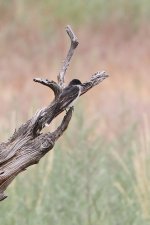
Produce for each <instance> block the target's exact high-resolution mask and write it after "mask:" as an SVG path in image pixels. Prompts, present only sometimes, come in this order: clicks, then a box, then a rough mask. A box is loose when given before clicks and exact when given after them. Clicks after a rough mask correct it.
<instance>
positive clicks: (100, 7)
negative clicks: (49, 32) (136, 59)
mask: <svg viewBox="0 0 150 225" xmlns="http://www.w3.org/2000/svg"><path fill="white" fill-rule="evenodd" d="M12 9H13V10H12ZM149 11H150V3H149V1H148V0H132V1H126V0H114V1H113V0H110V1H105V0H92V1H91V0H85V1H80V0H76V1H74V0H71V1H70V0H63V1H59V0H55V1H52V0H44V1H35V0H15V1H10V0H7V1H6V0H1V1H0V12H1V14H0V18H1V19H3V18H5V17H8V18H9V19H10V23H13V22H17V23H18V22H20V21H21V23H23V22H24V23H27V24H30V23H33V22H34V24H36V23H39V24H41V26H42V27H43V28H49V29H50V27H53V26H56V25H64V24H68V23H69V24H72V25H73V26H81V25H83V24H84V25H87V24H89V23H90V24H91V25H92V24H93V25H95V26H100V25H102V24H105V23H109V22H111V21H112V20H114V21H116V22H118V23H122V22H123V23H125V22H127V23H128V22H129V23H130V25H131V26H132V25H133V26H139V25H140V24H141V23H142V22H143V21H146V20H148V19H149V16H150V14H149Z"/></svg>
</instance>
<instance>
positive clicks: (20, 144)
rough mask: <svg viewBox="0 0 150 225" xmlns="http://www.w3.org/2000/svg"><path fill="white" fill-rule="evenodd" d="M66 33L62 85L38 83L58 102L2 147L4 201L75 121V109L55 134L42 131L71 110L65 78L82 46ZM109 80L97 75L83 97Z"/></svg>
mask: <svg viewBox="0 0 150 225" xmlns="http://www.w3.org/2000/svg"><path fill="white" fill-rule="evenodd" d="M66 31H67V34H68V35H69V37H70V40H71V46H70V49H69V51H68V54H67V56H66V59H65V61H64V63H63V66H62V68H61V70H60V73H59V75H58V77H57V79H58V83H56V82H55V81H49V80H47V79H42V78H35V79H34V81H35V82H38V83H40V84H43V85H45V86H47V87H49V88H50V89H51V90H52V91H53V92H54V95H55V98H54V100H53V101H52V102H51V104H50V105H48V106H47V107H45V108H42V109H40V110H39V111H38V112H37V113H36V114H35V115H34V116H33V117H32V118H31V119H29V120H28V121H27V122H26V123H24V124H23V125H22V126H21V127H20V128H19V129H18V130H16V131H15V132H14V134H13V135H12V137H11V138H9V140H8V141H7V142H6V143H1V144H0V200H3V199H5V198H6V197H7V196H6V195H5V193H4V191H5V190H6V189H7V187H8V185H9V184H10V183H11V182H12V181H13V179H14V178H15V177H16V176H17V175H18V174H19V173H20V172H22V171H24V170H25V169H26V168H27V167H29V166H31V165H33V164H36V163H38V162H39V160H40V159H41V158H42V157H43V156H44V155H45V154H46V153H47V152H49V151H50V150H51V149H52V148H53V147H54V145H55V142H56V141H57V140H58V138H59V137H60V136H62V135H63V133H64V131H65V130H66V129H67V127H68V125H69V122H70V120H71V117H72V112H73V108H72V107H71V108H70V109H69V110H68V111H67V113H66V115H65V116H64V119H63V120H62V123H61V124H60V126H59V127H58V128H57V129H56V130H55V131H54V132H52V133H50V132H48V133H42V129H43V128H44V127H45V126H47V125H50V123H51V122H52V120H53V119H54V118H55V117H57V116H58V115H59V114H60V113H62V112H63V111H64V110H65V109H66V108H67V107H68V106H69V99H70V96H65V102H63V103H62V102H61V98H60V96H61V94H63V91H64V87H65V85H64V81H65V74H66V71H67V68H68V66H69V63H70V60H71V58H72V56H73V53H74V50H75V48H76V47H77V45H78V40H77V37H76V36H75V34H74V32H73V31H72V29H71V27H70V26H67V28H66ZM107 77H108V75H107V74H106V73H105V72H97V73H95V74H94V75H93V76H92V77H91V79H90V80H89V81H86V82H85V83H83V84H82V92H81V93H80V95H83V94H85V93H86V92H87V91H88V90H90V89H91V88H92V87H94V86H95V85H98V84H99V83H100V82H102V81H103V80H104V79H105V78H107ZM37 182H38V181H37Z"/></svg>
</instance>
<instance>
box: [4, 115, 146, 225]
mask: <svg viewBox="0 0 150 225" xmlns="http://www.w3.org/2000/svg"><path fill="white" fill-rule="evenodd" d="M136 135H137V132H136V127H135V126H133V127H130V128H129V129H128V130H126V131H124V133H123V132H122V134H121V136H119V137H118V138H117V139H116V140H114V141H108V140H106V139H105V138H104V137H101V136H99V134H98V133H97V134H96V131H95V130H94V129H93V125H92V126H89V127H87V122H86V123H85V122H84V119H83V115H82V114H78V115H76V118H74V119H73V120H72V123H71V125H70V127H69V129H68V130H67V132H66V135H65V136H63V137H62V138H61V139H60V141H59V142H58V143H57V144H56V147H55V149H53V150H52V151H51V152H50V153H49V155H47V156H46V157H45V158H44V159H42V160H41V162H40V164H39V165H36V166H34V167H31V168H29V169H28V171H26V172H24V173H23V174H22V175H19V176H18V177H17V179H16V180H15V181H14V182H13V184H12V185H11V186H10V187H9V190H8V195H9V198H8V199H6V200H5V201H4V202H1V203H0V224H3V225H12V224H14V225H15V224H22V225H31V224H32V225H34V224H35V225H40V224H45V225H46V224H47V225H49V224H51V225H53V224H57V225H80V224H81V225H82V224H84V225H99V224H104V225H110V224H111V225H116V224H125V225H131V224H134V225H141V224H142V225H148V224H149V223H150V210H149V209H150V207H149V205H150V203H149V201H148V199H150V191H149V184H150V182H149V175H150V174H149V172H148V171H149V170H148V167H147V166H148V165H149V158H148V155H147V154H146V153H143V152H145V151H141V147H143V146H140V145H139V142H138V141H135V140H136Z"/></svg>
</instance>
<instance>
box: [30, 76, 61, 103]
mask: <svg viewBox="0 0 150 225" xmlns="http://www.w3.org/2000/svg"><path fill="white" fill-rule="evenodd" d="M33 81H34V82H37V83H40V84H43V85H45V86H47V87H49V88H50V89H52V90H53V92H54V95H55V100H56V99H57V97H58V96H59V94H60V93H61V88H60V87H59V85H58V84H57V83H56V82H55V81H53V80H51V81H49V80H48V79H42V78H34V79H33Z"/></svg>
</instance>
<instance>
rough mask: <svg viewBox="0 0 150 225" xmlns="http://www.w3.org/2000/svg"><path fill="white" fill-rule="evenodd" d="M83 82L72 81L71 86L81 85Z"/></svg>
mask: <svg viewBox="0 0 150 225" xmlns="http://www.w3.org/2000/svg"><path fill="white" fill-rule="evenodd" d="M81 84H82V83H81V81H80V80H78V79H73V80H72V81H70V83H69V86H73V85H81Z"/></svg>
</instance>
